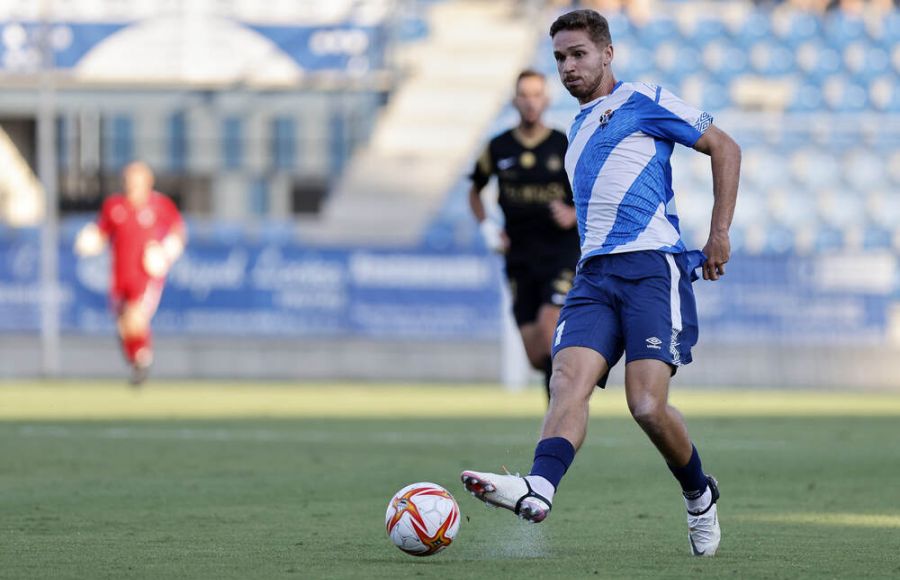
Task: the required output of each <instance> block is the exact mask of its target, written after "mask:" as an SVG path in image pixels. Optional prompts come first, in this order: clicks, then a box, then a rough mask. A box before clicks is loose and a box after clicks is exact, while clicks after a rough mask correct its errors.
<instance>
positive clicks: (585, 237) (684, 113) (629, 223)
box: [566, 83, 712, 260]
mask: <svg viewBox="0 0 900 580" xmlns="http://www.w3.org/2000/svg"><path fill="white" fill-rule="evenodd" d="M711 122H712V117H711V116H710V115H709V114H707V113H705V112H703V111H700V110H698V109H695V108H693V107H691V106H690V105H688V104H686V103H684V102H683V101H681V100H680V99H679V98H678V97H676V96H675V95H673V94H672V93H670V92H668V91H665V90H663V89H661V88H660V87H657V86H656V85H648V84H645V83H619V84H617V85H616V88H615V89H614V90H613V92H612V93H611V94H610V95H607V96H605V97H601V98H599V99H597V100H595V101H593V102H590V103H587V104H585V105H582V109H581V112H580V113H579V114H578V116H576V117H575V120H574V121H573V123H572V127H571V129H570V131H569V148H568V150H567V152H566V172H567V173H568V175H569V181H570V182H571V184H572V189H573V192H574V197H575V207H576V211H577V216H578V232H579V234H580V235H581V254H582V260H584V259H585V258H588V257H590V256H593V255H597V254H609V253H620V252H629V251H637V250H663V251H666V252H682V251H685V250H686V248H685V246H684V243H683V242H682V241H681V234H680V232H679V231H678V228H677V226H676V225H675V223H677V214H676V210H675V203H674V194H673V192H672V171H671V165H670V163H669V158H670V156H671V153H672V148H673V146H674V144H675V143H676V142H677V143H681V144H683V145H686V146H689V147H690V146H693V144H694V143H695V142H696V141H697V139H699V138H700V136H701V135H702V134H703V131H705V130H706V128H707V127H708V126H709V124H710V123H711Z"/></svg>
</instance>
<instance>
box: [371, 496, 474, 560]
mask: <svg viewBox="0 0 900 580" xmlns="http://www.w3.org/2000/svg"><path fill="white" fill-rule="evenodd" d="M459 519H460V515H459V506H458V505H456V500H455V499H453V496H452V495H450V492H449V491H447V490H446V489H444V488H443V487H441V486H439V485H437V484H434V483H428V482H421V483H413V484H412V485H407V486H406V487H404V488H403V489H401V490H400V491H398V492H397V493H395V494H394V497H392V498H391V502H390V503H389V504H388V508H387V514H385V516H384V524H385V526H386V527H387V533H388V536H390V538H391V541H392V542H394V544H395V545H396V546H397V547H398V548H400V549H401V550H403V551H404V552H406V553H407V554H411V555H413V556H431V555H432V554H437V553H438V552H440V551H441V550H443V549H444V548H446V547H447V546H449V545H450V544H451V543H453V539H454V538H455V537H456V532H458V531H459Z"/></svg>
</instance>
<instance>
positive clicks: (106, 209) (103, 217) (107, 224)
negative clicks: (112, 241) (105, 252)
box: [97, 197, 114, 237]
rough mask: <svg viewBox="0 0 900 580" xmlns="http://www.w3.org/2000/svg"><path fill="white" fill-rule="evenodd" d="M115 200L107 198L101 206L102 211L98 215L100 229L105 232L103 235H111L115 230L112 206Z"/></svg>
mask: <svg viewBox="0 0 900 580" xmlns="http://www.w3.org/2000/svg"><path fill="white" fill-rule="evenodd" d="M113 205H114V202H113V199H112V198H109V197H108V198H106V199H105V200H104V201H103V205H102V206H100V213H99V215H98V216H97V227H98V228H100V231H101V232H103V235H105V236H106V237H109V236H111V235H112V230H113V220H112V208H113Z"/></svg>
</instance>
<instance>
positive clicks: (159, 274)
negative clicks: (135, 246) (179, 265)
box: [143, 241, 172, 278]
mask: <svg viewBox="0 0 900 580" xmlns="http://www.w3.org/2000/svg"><path fill="white" fill-rule="evenodd" d="M171 265H172V263H171V262H170V261H169V257H168V256H167V255H166V250H165V249H164V248H163V246H162V244H160V243H159V242H157V241H150V242H147V245H146V246H144V257H143V266H144V272H146V273H147V274H148V275H149V276H150V277H152V278H163V277H164V276H165V275H166V274H168V273H169V266H171Z"/></svg>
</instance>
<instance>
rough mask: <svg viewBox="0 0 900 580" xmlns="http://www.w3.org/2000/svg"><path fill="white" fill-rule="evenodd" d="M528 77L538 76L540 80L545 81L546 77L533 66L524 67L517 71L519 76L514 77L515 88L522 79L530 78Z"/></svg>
mask: <svg viewBox="0 0 900 580" xmlns="http://www.w3.org/2000/svg"><path fill="white" fill-rule="evenodd" d="M530 78H538V79H541V80H542V81H546V80H547V77H546V76H544V73H542V72H538V71H536V70H534V69H533V68H526V69H524V70H523V71H522V72H520V73H519V76H517V77H516V89H518V88H519V83H521V82H522V79H530Z"/></svg>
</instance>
